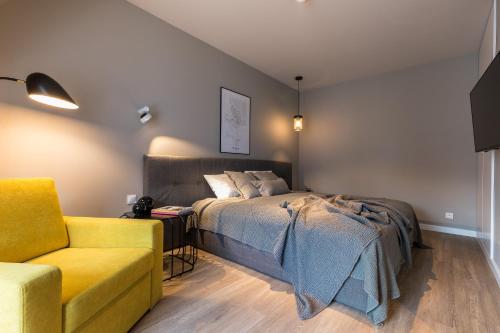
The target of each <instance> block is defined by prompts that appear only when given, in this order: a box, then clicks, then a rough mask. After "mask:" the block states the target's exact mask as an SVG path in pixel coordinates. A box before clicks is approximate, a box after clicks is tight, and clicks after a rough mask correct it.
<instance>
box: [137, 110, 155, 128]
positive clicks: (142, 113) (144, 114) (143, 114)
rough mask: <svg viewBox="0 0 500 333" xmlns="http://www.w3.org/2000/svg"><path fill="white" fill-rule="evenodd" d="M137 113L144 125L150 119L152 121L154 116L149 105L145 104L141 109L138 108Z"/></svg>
mask: <svg viewBox="0 0 500 333" xmlns="http://www.w3.org/2000/svg"><path fill="white" fill-rule="evenodd" d="M137 113H138V114H139V121H140V122H141V123H142V124H143V125H144V124H146V123H147V122H148V121H150V120H151V119H152V118H153V116H152V115H151V111H150V109H149V106H147V105H146V106H144V107H142V108H140V109H139V110H137Z"/></svg>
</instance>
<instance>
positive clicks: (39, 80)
mask: <svg viewBox="0 0 500 333" xmlns="http://www.w3.org/2000/svg"><path fill="white" fill-rule="evenodd" d="M0 80H7V81H13V82H17V83H24V84H26V91H27V92H28V97H29V98H31V99H32V100H34V101H36V102H38V103H42V104H45V105H50V106H54V107H56V108H61V109H71V110H76V109H78V105H77V104H76V103H75V101H73V99H72V98H71V97H70V96H69V94H68V93H67V92H66V90H64V89H63V87H61V85H60V84H59V83H57V82H56V80H54V79H53V78H51V77H50V76H48V75H45V74H42V73H31V74H30V75H28V77H27V78H26V80H21V79H16V78H13V77H5V76H0Z"/></svg>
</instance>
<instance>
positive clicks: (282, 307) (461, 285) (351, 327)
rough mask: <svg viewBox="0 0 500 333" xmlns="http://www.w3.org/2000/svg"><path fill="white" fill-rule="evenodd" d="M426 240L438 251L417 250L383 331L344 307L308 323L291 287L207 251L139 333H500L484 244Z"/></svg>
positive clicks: (499, 298)
mask: <svg viewBox="0 0 500 333" xmlns="http://www.w3.org/2000/svg"><path fill="white" fill-rule="evenodd" d="M424 241H425V244H426V245H428V246H430V247H432V248H433V249H415V250H414V261H415V264H414V267H413V268H412V269H409V270H408V269H405V270H403V271H402V272H401V274H400V275H399V278H398V282H399V285H400V289H401V294H402V297H401V298H400V299H398V300H394V301H393V302H392V303H391V308H390V315H389V319H388V320H387V321H386V323H385V326H384V327H382V328H378V327H375V326H373V325H372V324H371V323H370V322H369V321H368V319H367V318H366V317H365V316H364V315H363V314H362V313H360V312H358V311H356V310H353V309H351V308H348V307H346V306H342V305H340V304H333V305H331V306H330V307H329V308H327V309H326V310H324V311H323V312H321V313H320V314H319V315H317V316H316V317H314V318H312V319H309V320H305V321H301V320H299V319H298V317H297V313H296V309H295V300H294V295H293V290H292V288H291V286H289V285H288V284H286V283H283V282H280V281H277V280H275V279H272V278H269V277H267V276H265V275H263V274H260V273H257V272H255V271H253V270H250V269H248V268H245V267H242V266H239V265H236V264H234V263H231V262H229V261H226V260H223V259H220V258H219V257H215V256H213V255H211V254H208V253H204V252H201V258H200V259H199V261H198V263H197V266H196V269H195V270H194V271H193V272H191V273H188V274H186V275H184V276H183V277H181V278H176V279H174V280H173V281H169V282H166V283H165V285H164V298H163V299H162V301H160V303H159V304H158V305H157V306H156V307H155V308H154V309H153V310H152V311H151V312H150V313H148V314H147V315H146V316H144V318H143V319H142V320H141V321H140V322H139V323H138V324H137V325H136V326H135V327H134V328H133V330H132V332H134V333H138V332H349V333H358V332H373V331H379V332H398V333H400V332H467V333H470V332H481V333H482V332H500V288H499V287H498V285H497V283H496V281H495V279H494V277H493V274H492V273H491V271H490V269H489V267H488V264H487V262H486V260H485V258H484V256H483V254H482V252H481V249H480V248H479V245H478V243H477V241H476V240H475V239H473V238H467V237H461V236H453V235H446V234H440V233H434V232H424Z"/></svg>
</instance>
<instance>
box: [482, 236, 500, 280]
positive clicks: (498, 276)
mask: <svg viewBox="0 0 500 333" xmlns="http://www.w3.org/2000/svg"><path fill="white" fill-rule="evenodd" d="M478 243H479V247H480V248H481V250H482V251H483V254H484V257H485V258H486V261H487V262H488V265H489V266H490V269H491V271H492V272H493V275H494V276H495V279H496V280H497V284H498V287H499V288H500V268H499V267H498V266H497V264H496V263H495V262H494V261H493V259H491V257H490V255H489V253H488V251H486V249H485V248H484V245H483V242H481V240H478Z"/></svg>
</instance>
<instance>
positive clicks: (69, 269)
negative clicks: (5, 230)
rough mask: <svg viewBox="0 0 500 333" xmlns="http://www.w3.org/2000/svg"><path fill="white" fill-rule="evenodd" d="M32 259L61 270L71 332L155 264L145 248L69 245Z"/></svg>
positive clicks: (65, 313)
mask: <svg viewBox="0 0 500 333" xmlns="http://www.w3.org/2000/svg"><path fill="white" fill-rule="evenodd" d="M29 263H33V264H47V265H54V266H57V267H59V269H60V270H61V272H62V304H63V325H64V331H65V332H71V331H73V330H74V329H76V328H78V327H79V326H80V325H81V324H83V323H84V322H85V321H87V320H88V319H89V318H90V317H92V316H93V315H94V314H96V313H97V312H98V311H99V310H101V309H103V308H104V307H105V306H106V305H107V304H108V303H110V302H111V301H113V300H114V299H115V298H116V297H117V296H119V295H120V294H121V293H122V292H124V291H126V290H127V289H129V288H130V287H131V286H132V285H133V284H134V282H136V281H137V280H139V279H140V278H141V277H142V276H144V275H145V274H146V273H147V272H149V271H151V269H152V267H153V251H152V250H151V249H146V248H66V249H62V250H58V251H55V252H52V253H49V254H46V255H43V256H41V257H38V258H35V259H32V260H30V261H29Z"/></svg>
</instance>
